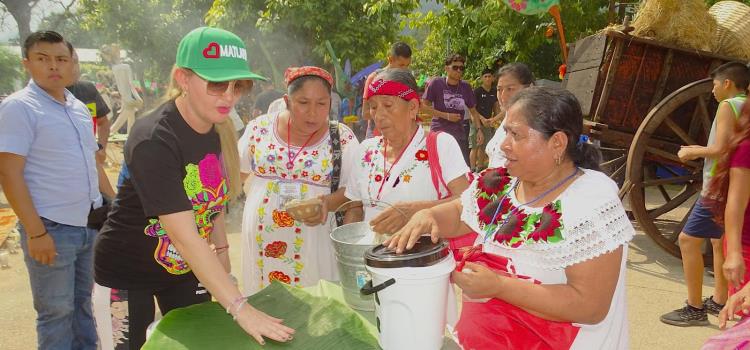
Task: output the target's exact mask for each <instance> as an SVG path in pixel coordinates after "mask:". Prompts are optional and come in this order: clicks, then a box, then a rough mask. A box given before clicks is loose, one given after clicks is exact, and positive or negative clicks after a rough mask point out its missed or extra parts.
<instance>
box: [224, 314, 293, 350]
mask: <svg viewBox="0 0 750 350" xmlns="http://www.w3.org/2000/svg"><path fill="white" fill-rule="evenodd" d="M239 312H240V313H239V315H237V324H239V325H240V327H242V329H244V330H245V332H247V334H250V335H251V336H252V337H253V338H255V340H256V341H257V342H258V344H260V345H265V344H266V342H265V340H263V337H266V338H270V339H273V340H276V341H280V342H286V341H289V340H292V335H293V334H294V329H291V328H289V327H287V326H285V325H283V324H282V322H284V321H283V320H281V319H278V318H276V317H271V316H268V315H267V314H266V313H264V312H262V311H260V310H258V309H256V308H254V307H252V306H250V304H247V305H245V306H244V307H242V309H240V311H239Z"/></svg>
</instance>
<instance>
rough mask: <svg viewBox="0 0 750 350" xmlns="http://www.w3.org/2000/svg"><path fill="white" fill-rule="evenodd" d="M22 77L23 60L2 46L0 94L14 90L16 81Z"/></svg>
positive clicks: (0, 54) (0, 52)
mask: <svg viewBox="0 0 750 350" xmlns="http://www.w3.org/2000/svg"><path fill="white" fill-rule="evenodd" d="M22 78H23V75H22V71H21V61H20V60H19V57H18V55H17V54H15V53H13V52H11V51H9V50H8V49H6V48H5V47H2V46H0V95H5V94H10V93H11V92H13V91H14V90H15V86H14V82H16V81H17V80H20V79H22Z"/></svg>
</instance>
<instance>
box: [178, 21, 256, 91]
mask: <svg viewBox="0 0 750 350" xmlns="http://www.w3.org/2000/svg"><path fill="white" fill-rule="evenodd" d="M176 65H177V67H181V68H188V69H190V70H192V71H193V72H195V74H198V76H200V77H201V78H203V79H205V80H207V81H215V82H221V81H229V80H240V79H255V80H264V81H266V80H268V78H266V77H263V76H261V75H258V74H255V73H253V72H252V71H250V67H249V65H248V61H247V49H246V48H245V43H244V42H242V39H240V37H238V36H237V35H235V34H234V33H231V32H228V31H226V30H224V29H219V28H210V27H200V28H196V29H193V30H192V31H191V32H190V33H187V35H185V37H184V38H182V40H181V41H180V46H178V47H177V60H176Z"/></svg>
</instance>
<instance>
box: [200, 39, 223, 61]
mask: <svg viewBox="0 0 750 350" xmlns="http://www.w3.org/2000/svg"><path fill="white" fill-rule="evenodd" d="M220 52H221V48H220V47H219V44H217V43H215V42H211V43H208V46H206V48H205V49H203V57H205V58H219V53H220Z"/></svg>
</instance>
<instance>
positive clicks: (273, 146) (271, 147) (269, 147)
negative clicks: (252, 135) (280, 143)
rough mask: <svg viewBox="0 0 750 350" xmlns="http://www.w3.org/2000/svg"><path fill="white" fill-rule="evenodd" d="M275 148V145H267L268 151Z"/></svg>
mask: <svg viewBox="0 0 750 350" xmlns="http://www.w3.org/2000/svg"><path fill="white" fill-rule="evenodd" d="M275 148H276V145H274V144H269V145H268V149H275Z"/></svg>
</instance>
